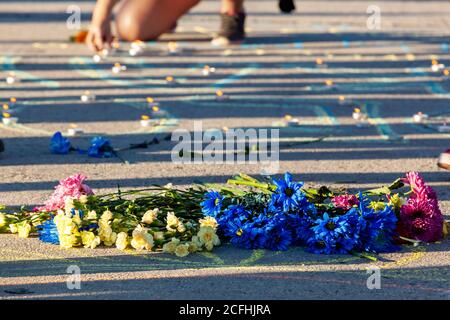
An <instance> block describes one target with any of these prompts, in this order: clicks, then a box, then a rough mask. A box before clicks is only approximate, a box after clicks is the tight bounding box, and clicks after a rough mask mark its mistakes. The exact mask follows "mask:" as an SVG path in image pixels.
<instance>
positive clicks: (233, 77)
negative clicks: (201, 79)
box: [208, 63, 259, 89]
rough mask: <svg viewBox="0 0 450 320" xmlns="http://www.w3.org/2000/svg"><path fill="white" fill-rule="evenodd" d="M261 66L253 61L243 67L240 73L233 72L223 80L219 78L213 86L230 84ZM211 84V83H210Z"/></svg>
mask: <svg viewBox="0 0 450 320" xmlns="http://www.w3.org/2000/svg"><path fill="white" fill-rule="evenodd" d="M258 68H259V65H258V64H257V63H252V64H250V65H249V66H248V67H247V68H243V69H242V70H240V71H239V72H238V73H235V74H232V75H230V76H228V77H226V78H224V79H222V80H219V81H217V82H215V83H214V84H213V85H212V88H214V89H220V88H222V87H224V86H226V85H228V84H232V83H234V82H235V81H237V80H239V79H241V78H243V77H245V76H247V75H249V74H250V73H252V72H253V71H255V70H257V69H258ZM208 86H209V85H208Z"/></svg>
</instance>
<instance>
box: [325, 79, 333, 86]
mask: <svg viewBox="0 0 450 320" xmlns="http://www.w3.org/2000/svg"><path fill="white" fill-rule="evenodd" d="M325 84H326V85H327V87H332V86H333V85H334V82H333V80H330V79H328V80H326V81H325Z"/></svg>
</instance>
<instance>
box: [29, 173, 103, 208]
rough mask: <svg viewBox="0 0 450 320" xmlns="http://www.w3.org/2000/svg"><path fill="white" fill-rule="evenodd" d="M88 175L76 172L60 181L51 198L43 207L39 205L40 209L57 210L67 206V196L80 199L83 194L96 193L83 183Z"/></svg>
mask: <svg viewBox="0 0 450 320" xmlns="http://www.w3.org/2000/svg"><path fill="white" fill-rule="evenodd" d="M86 179H87V177H86V176H83V175H81V174H74V175H73V176H70V177H67V178H66V179H64V180H61V181H60V182H59V185H57V186H56V187H55V191H54V192H53V194H52V196H51V197H50V199H48V200H47V201H45V203H44V204H45V205H44V206H43V207H39V208H38V210H39V211H55V210H58V209H62V208H64V206H65V202H66V199H67V198H69V197H70V198H75V199H79V198H80V197H81V196H82V195H91V194H94V192H92V189H91V188H90V187H89V186H87V185H85V184H83V182H84V180H86Z"/></svg>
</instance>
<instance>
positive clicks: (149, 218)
mask: <svg viewBox="0 0 450 320" xmlns="http://www.w3.org/2000/svg"><path fill="white" fill-rule="evenodd" d="M158 212H159V209H153V210H148V211H147V212H145V213H144V216H143V217H142V222H143V223H147V224H152V223H153V221H155V220H156V218H158Z"/></svg>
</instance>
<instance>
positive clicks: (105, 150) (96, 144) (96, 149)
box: [87, 137, 115, 158]
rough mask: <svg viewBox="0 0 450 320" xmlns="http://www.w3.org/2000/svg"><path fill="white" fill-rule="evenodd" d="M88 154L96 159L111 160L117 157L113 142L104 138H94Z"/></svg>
mask: <svg viewBox="0 0 450 320" xmlns="http://www.w3.org/2000/svg"><path fill="white" fill-rule="evenodd" d="M87 154H88V156H89V157H94V158H111V157H113V156H115V152H114V149H113V147H112V145H111V142H110V141H109V140H108V139H106V138H103V137H94V138H92V140H91V146H90V147H89V149H88V151H87Z"/></svg>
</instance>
